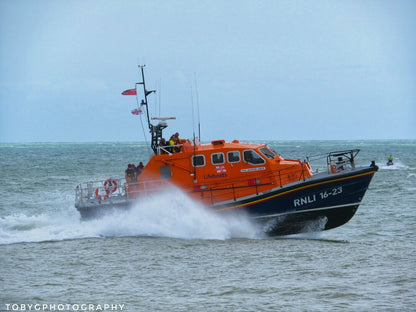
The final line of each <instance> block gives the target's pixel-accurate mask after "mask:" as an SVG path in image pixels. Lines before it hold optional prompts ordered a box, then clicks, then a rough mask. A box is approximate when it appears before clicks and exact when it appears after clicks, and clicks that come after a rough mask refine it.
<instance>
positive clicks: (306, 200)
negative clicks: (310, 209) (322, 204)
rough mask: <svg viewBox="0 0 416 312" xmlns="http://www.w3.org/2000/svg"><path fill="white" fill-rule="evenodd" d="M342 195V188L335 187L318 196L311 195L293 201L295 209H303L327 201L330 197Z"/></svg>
mask: <svg viewBox="0 0 416 312" xmlns="http://www.w3.org/2000/svg"><path fill="white" fill-rule="evenodd" d="M341 193H342V186H339V187H334V188H332V189H329V190H326V191H323V192H320V193H318V194H310V195H306V196H302V197H299V198H295V199H294V200H293V206H294V207H301V206H303V205H306V204H311V203H314V202H316V201H318V200H323V199H327V198H328V197H330V196H337V195H339V194H341Z"/></svg>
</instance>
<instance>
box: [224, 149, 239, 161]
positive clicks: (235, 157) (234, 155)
mask: <svg viewBox="0 0 416 312" xmlns="http://www.w3.org/2000/svg"><path fill="white" fill-rule="evenodd" d="M227 160H228V162H229V163H238V162H240V152H239V151H233V152H228V153H227Z"/></svg>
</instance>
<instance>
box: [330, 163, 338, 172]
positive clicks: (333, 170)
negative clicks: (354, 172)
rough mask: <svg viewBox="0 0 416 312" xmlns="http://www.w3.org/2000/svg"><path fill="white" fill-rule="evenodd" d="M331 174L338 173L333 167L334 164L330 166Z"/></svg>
mask: <svg viewBox="0 0 416 312" xmlns="http://www.w3.org/2000/svg"><path fill="white" fill-rule="evenodd" d="M331 172H332V173H338V170H337V169H335V165H334V164H332V165H331Z"/></svg>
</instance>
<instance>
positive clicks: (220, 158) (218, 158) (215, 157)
mask: <svg viewBox="0 0 416 312" xmlns="http://www.w3.org/2000/svg"><path fill="white" fill-rule="evenodd" d="M211 161H212V164H213V165H222V164H223V163H224V162H225V161H224V154H223V153H215V154H212V155H211Z"/></svg>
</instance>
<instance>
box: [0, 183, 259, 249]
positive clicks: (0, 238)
mask: <svg viewBox="0 0 416 312" xmlns="http://www.w3.org/2000/svg"><path fill="white" fill-rule="evenodd" d="M69 209H71V210H69ZM259 233H260V231H259V229H257V228H256V226H255V225H254V224H253V223H251V222H250V220H249V218H248V217H246V216H243V215H241V214H239V215H229V216H220V215H218V214H216V213H214V212H212V211H210V210H208V209H206V208H204V207H203V206H201V205H199V204H197V203H195V202H193V201H192V200H190V199H189V198H188V197H187V196H186V195H185V194H183V193H182V192H180V191H179V190H169V191H167V192H164V193H163V194H159V195H158V197H153V198H148V199H146V200H143V201H141V202H138V203H137V204H136V205H135V206H134V207H133V208H132V209H131V210H128V211H114V212H113V213H112V214H109V215H106V216H104V217H103V218H101V219H95V220H90V221H81V220H80V217H79V215H78V212H76V211H75V208H74V207H68V211H66V212H60V213H58V212H56V213H54V214H46V213H43V214H40V215H34V216H27V215H25V214H13V215H10V216H5V217H2V218H0V244H11V243H19V242H42V241H56V240H66V239H78V238H90V237H120V236H160V237H173V238H183V239H217V240H225V239H230V238H256V237H260V236H261V235H260V234H259Z"/></svg>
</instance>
